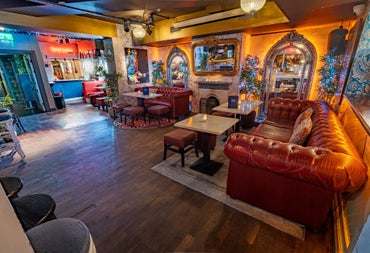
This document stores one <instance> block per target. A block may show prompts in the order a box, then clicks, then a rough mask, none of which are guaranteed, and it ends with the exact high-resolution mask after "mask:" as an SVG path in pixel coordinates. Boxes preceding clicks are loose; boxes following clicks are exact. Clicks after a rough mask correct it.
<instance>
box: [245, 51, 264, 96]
mask: <svg viewBox="0 0 370 253" xmlns="http://www.w3.org/2000/svg"><path fill="white" fill-rule="evenodd" d="M259 64H260V61H259V58H258V57H257V56H252V55H250V54H248V55H247V56H246V57H245V58H244V64H243V66H242V68H241V71H240V89H239V93H240V94H245V95H246V96H247V97H248V99H253V100H260V99H261V98H262V94H263V92H264V90H265V88H266V83H265V82H263V81H261V74H262V69H261V68H260V67H259Z"/></svg>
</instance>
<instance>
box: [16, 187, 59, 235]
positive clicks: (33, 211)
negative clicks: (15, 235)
mask: <svg viewBox="0 0 370 253" xmlns="http://www.w3.org/2000/svg"><path fill="white" fill-rule="evenodd" d="M10 202H11V203H12V206H13V208H14V211H15V213H16V214H17V216H18V219H19V221H20V222H21V224H22V227H23V229H24V231H27V230H29V229H31V228H33V227H35V226H37V225H39V224H41V223H44V222H46V221H49V220H53V219H56V217H55V214H54V210H55V201H54V200H53V198H52V197H51V196H49V195H47V194H30V195H25V196H21V197H17V198H13V199H10Z"/></svg>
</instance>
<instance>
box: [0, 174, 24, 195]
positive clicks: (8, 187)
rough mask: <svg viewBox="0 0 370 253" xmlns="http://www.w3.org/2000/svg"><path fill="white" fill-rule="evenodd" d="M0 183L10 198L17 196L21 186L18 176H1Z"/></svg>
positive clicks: (21, 182)
mask: <svg viewBox="0 0 370 253" xmlns="http://www.w3.org/2000/svg"><path fill="white" fill-rule="evenodd" d="M0 183H1V185H2V186H3V188H4V191H5V193H6V195H7V196H8V198H10V199H11V198H15V197H18V192H19V191H20V190H21V189H22V188H23V181H22V179H20V178H19V177H1V178H0Z"/></svg>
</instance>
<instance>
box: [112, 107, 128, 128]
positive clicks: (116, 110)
mask: <svg viewBox="0 0 370 253" xmlns="http://www.w3.org/2000/svg"><path fill="white" fill-rule="evenodd" d="M129 106H131V105H130V104H126V103H122V104H114V105H113V106H112V108H113V119H114V120H116V119H117V115H119V117H120V122H121V123H122V116H123V109H124V108H126V107H129Z"/></svg>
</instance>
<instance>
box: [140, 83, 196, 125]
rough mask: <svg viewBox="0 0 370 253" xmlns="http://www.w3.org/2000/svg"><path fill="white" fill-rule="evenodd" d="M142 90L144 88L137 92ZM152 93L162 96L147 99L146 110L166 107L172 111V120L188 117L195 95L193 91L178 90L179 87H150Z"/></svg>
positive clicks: (145, 102)
mask: <svg viewBox="0 0 370 253" xmlns="http://www.w3.org/2000/svg"><path fill="white" fill-rule="evenodd" d="M138 90H142V88H136V89H135V91H138ZM150 90H151V92H155V93H157V94H162V96H160V97H156V98H151V99H145V101H144V105H145V108H148V107H150V106H154V105H166V106H168V107H169V108H170V110H171V116H172V118H178V117H179V116H184V115H188V114H189V113H190V110H189V102H190V96H191V95H192V94H193V92H192V90H191V89H187V88H178V87H157V86H152V87H150Z"/></svg>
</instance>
